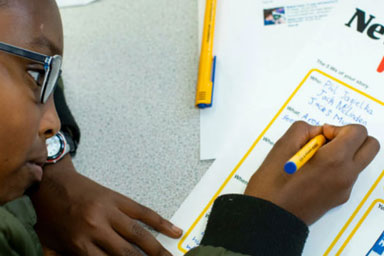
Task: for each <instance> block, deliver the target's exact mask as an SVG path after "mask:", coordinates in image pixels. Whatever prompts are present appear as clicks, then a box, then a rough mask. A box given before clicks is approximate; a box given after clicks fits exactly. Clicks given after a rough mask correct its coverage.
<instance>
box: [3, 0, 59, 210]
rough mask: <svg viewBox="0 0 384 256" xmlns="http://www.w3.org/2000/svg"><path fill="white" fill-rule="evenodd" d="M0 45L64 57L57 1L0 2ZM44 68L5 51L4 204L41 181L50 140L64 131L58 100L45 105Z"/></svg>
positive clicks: (24, 0)
mask: <svg viewBox="0 0 384 256" xmlns="http://www.w3.org/2000/svg"><path fill="white" fill-rule="evenodd" d="M0 42H3V43H7V44H10V45H13V46H17V47H20V48H24V49H27V50H31V51H34V52H38V53H41V54H44V55H49V56H53V55H56V54H57V55H62V52H63V32H62V25H61V19H60V14H59V10H58V8H57V5H56V2H55V1H54V0H8V1H6V0H0ZM42 72H44V66H43V65H42V64H40V63H37V62H34V61H31V60H28V59H24V58H21V57H17V56H14V55H11V54H9V53H6V52H3V51H0V204H3V203H5V202H8V201H10V200H12V199H15V198H17V197H19V196H21V195H22V194H23V193H24V192H25V190H26V189H27V188H28V187H29V186H30V185H32V184H33V183H34V182H36V181H39V180H41V177H42V165H43V164H44V162H45V160H46V157H47V152H46V146H45V140H46V139H47V138H48V137H51V136H53V135H54V134H55V133H56V132H57V131H58V130H59V129H60V121H59V119H58V117H57V113H56V109H55V106H54V102H53V97H52V96H50V98H49V100H48V101H47V102H46V103H45V104H42V103H40V101H39V99H40V93H41V85H40V84H39V83H38V82H37V81H36V75H38V74H41V73H42Z"/></svg>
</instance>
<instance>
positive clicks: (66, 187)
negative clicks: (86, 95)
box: [31, 80, 182, 255]
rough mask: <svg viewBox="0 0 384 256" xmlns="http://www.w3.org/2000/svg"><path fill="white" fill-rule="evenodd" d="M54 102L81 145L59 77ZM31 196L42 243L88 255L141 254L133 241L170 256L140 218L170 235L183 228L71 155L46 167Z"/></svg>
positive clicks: (65, 126)
mask: <svg viewBox="0 0 384 256" xmlns="http://www.w3.org/2000/svg"><path fill="white" fill-rule="evenodd" d="M55 104H56V108H57V112H58V114H59V117H60V120H61V122H62V131H65V132H66V133H68V134H70V135H71V136H72V138H73V140H74V142H75V144H76V145H77V143H78V142H79V140H80V130H79V127H78V126H77V124H76V122H75V119H74V118H73V116H72V114H71V112H70V110H69V108H68V106H67V104H66V101H65V97H64V93H63V86H62V81H61V80H60V84H59V86H58V87H57V91H56V92H55ZM31 198H32V201H33V203H34V206H35V209H36V212H37V217H38V222H37V226H36V229H37V231H38V234H39V236H40V238H41V240H42V242H43V243H44V244H45V245H46V246H48V247H50V248H52V249H55V250H57V251H59V252H65V253H67V254H70V255H73V254H76V255H88V254H89V253H86V252H87V251H91V252H95V253H94V254H92V255H102V254H101V252H102V250H103V251H106V252H107V253H108V254H112V255H114V254H121V253H120V252H125V253H128V252H130V251H133V252H135V253H137V250H136V249H135V248H134V247H133V246H132V244H136V245H137V246H138V247H140V248H141V249H142V250H143V251H145V252H147V253H148V254H149V255H158V254H161V253H164V254H165V255H166V250H165V249H164V248H163V247H162V246H161V245H160V243H159V242H157V240H156V239H155V238H154V237H153V236H152V235H151V234H150V233H149V232H148V231H147V230H146V229H144V228H143V227H142V226H141V225H140V224H138V222H137V221H140V222H143V223H146V224H147V225H148V226H151V227H153V228H154V229H155V230H158V231H159V232H161V233H163V234H165V235H168V236H171V237H179V236H180V235H181V233H182V231H181V230H179V229H177V228H176V227H174V226H173V225H172V224H171V223H170V222H168V221H167V220H165V219H163V218H162V217H161V216H159V215H158V214H157V213H155V212H154V211H152V210H151V209H148V208H146V207H144V206H142V205H140V204H138V203H136V202H134V201H132V200H131V199H129V198H127V197H125V196H123V195H121V194H118V193H116V192H114V191H112V190H110V189H107V188H105V187H103V186H101V185H99V184H97V183H95V182H93V181H92V180H90V179H88V178H87V177H84V176H82V175H80V174H79V173H78V172H77V171H76V170H75V167H74V165H73V163H72V158H71V156H70V155H67V156H65V157H64V158H63V159H61V160H60V161H59V162H57V163H56V164H53V165H46V166H45V168H44V175H43V180H42V182H41V184H40V185H39V187H38V190H37V191H34V192H32V194H31ZM101 248H102V249H101ZM67 254H65V255H67Z"/></svg>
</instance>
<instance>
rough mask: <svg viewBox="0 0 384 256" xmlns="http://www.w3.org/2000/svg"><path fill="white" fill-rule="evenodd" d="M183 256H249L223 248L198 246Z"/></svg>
mask: <svg viewBox="0 0 384 256" xmlns="http://www.w3.org/2000/svg"><path fill="white" fill-rule="evenodd" d="M185 256H250V255H248V254H241V253H235V252H232V251H229V250H227V249H225V248H223V247H213V246H199V247H197V248H194V249H192V250H190V251H189V252H188V253H187V254H185Z"/></svg>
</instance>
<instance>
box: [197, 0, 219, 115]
mask: <svg viewBox="0 0 384 256" xmlns="http://www.w3.org/2000/svg"><path fill="white" fill-rule="evenodd" d="M206 1H207V3H206V7H205V18H204V30H203V39H202V43H201V53H200V64H199V76H198V80H197V89H196V103H195V105H196V106H197V107H199V108H206V107H211V106H212V97H213V86H214V73H215V72H214V71H215V66H216V58H213V41H214V34H215V18H216V2H217V0H206Z"/></svg>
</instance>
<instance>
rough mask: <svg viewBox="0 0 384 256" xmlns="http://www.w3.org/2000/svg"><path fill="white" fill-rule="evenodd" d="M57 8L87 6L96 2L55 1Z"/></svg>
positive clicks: (76, 0)
mask: <svg viewBox="0 0 384 256" xmlns="http://www.w3.org/2000/svg"><path fill="white" fill-rule="evenodd" d="M56 1H57V4H58V5H59V7H67V6H76V5H87V4H90V3H92V2H94V1H96V0H56Z"/></svg>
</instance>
